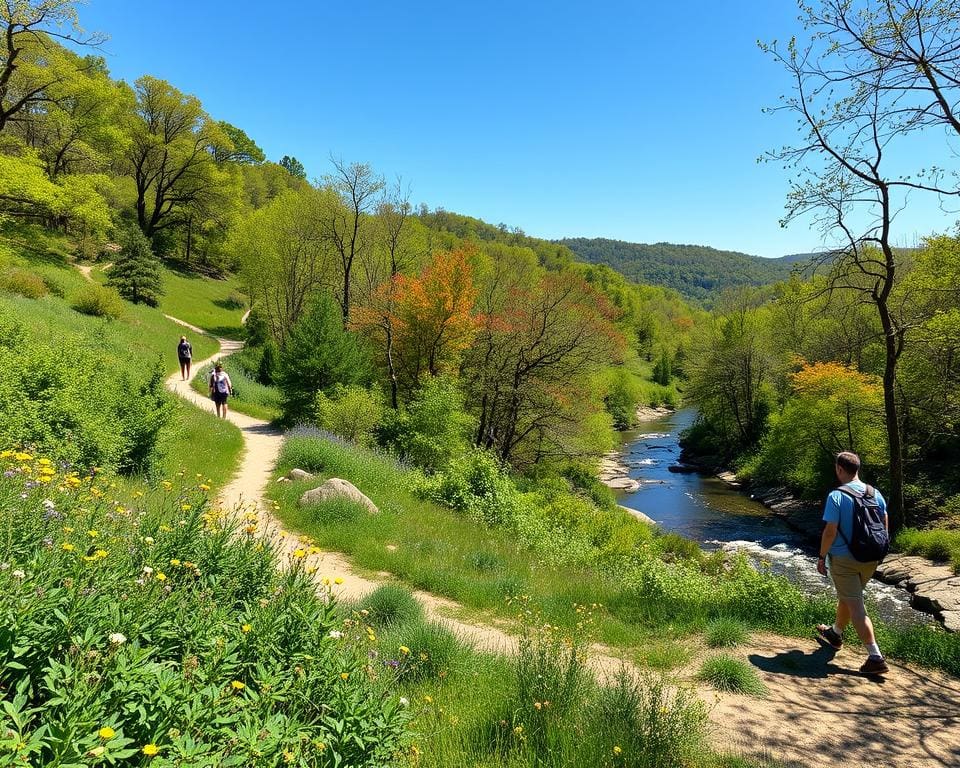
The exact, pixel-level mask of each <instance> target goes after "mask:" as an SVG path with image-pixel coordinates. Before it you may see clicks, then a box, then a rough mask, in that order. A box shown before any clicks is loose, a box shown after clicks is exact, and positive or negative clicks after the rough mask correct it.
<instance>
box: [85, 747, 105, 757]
mask: <svg viewBox="0 0 960 768" xmlns="http://www.w3.org/2000/svg"><path fill="white" fill-rule="evenodd" d="M106 751H107V748H106V747H104V746H102V745H101V746H99V747H94V748H93V749H91V750H90V751H89V752H87V757H103V753H104V752H106Z"/></svg>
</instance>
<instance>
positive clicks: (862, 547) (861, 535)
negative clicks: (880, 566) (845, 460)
mask: <svg viewBox="0 0 960 768" xmlns="http://www.w3.org/2000/svg"><path fill="white" fill-rule="evenodd" d="M837 490H838V491H840V493H843V494H845V495H846V496H849V497H850V499H851V501H853V531H852V535H851V536H850V538H849V539H848V538H847V537H846V535H845V534H844V532H843V529H842V528H841V527H840V525H839V524H838V525H837V531H838V533H839V534H840V537H841V538H842V539H843V540H844V542H845V543H846V545H847V548H848V549H849V550H850V554H851V556H852V557H853V559H854V560H857V561H859V562H861V563H872V562H874V561H876V562H880V561H881V560H883V558H885V557H886V556H887V552H888V551H889V550H890V534H889V533H887V528H886V526H885V525H884V524H883V519H884V514H883V509H882V507H881V506H880V502H879V501H877V493H876V491H875V490H874V489H873V488H872V487H871V486H869V485H868V486H867V488H866V490H865V491H864V492H863V493H860V492H859V491H855V490H853V489H852V488H849V487H847V486H840V487H839V488H838V489H837Z"/></svg>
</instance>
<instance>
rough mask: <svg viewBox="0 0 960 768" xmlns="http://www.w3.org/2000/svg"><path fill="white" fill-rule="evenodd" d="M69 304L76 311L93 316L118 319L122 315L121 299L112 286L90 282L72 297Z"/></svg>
mask: <svg viewBox="0 0 960 768" xmlns="http://www.w3.org/2000/svg"><path fill="white" fill-rule="evenodd" d="M71 306H73V308H74V309H75V310H77V312H81V313H82V314H84V315H92V316H93V317H105V318H107V319H110V320H119V319H120V318H121V317H122V316H123V299H121V298H120V294H118V293H117V292H116V291H115V290H114V289H113V288H108V287H107V286H104V285H98V284H96V283H90V284H89V285H86V286H84V287H83V288H81V289H80V292H79V293H78V294H76V295H75V296H74V297H73V301H72V302H71Z"/></svg>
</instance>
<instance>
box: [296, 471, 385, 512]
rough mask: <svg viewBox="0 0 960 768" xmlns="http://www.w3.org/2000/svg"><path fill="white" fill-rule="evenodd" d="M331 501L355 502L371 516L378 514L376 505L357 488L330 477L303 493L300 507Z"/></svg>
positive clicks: (337, 478) (344, 481)
mask: <svg viewBox="0 0 960 768" xmlns="http://www.w3.org/2000/svg"><path fill="white" fill-rule="evenodd" d="M333 499H347V500H349V501H353V502H356V503H357V504H360V505H361V506H363V507H364V508H366V510H367V512H369V513H370V514H371V515H376V514H378V513H379V512H380V510H379V509H377V505H376V504H374V503H373V502H372V501H370V499H368V498H367V497H366V496H364V495H363V493H361V492H360V489H359V488H357V487H356V486H355V485H354V484H353V483H350V482H348V481H346V480H341V479H340V478H339V477H331V478H330V479H329V480H327V482H325V483H324V484H323V485H321V486H319V487H317V488H313V489H312V490H309V491H307V492H306V493H304V494H303V496H301V497H300V505H301V506H307V505H310V504H319V503H321V502H324V501H331V500H333Z"/></svg>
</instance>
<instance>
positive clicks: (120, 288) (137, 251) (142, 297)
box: [107, 227, 163, 307]
mask: <svg viewBox="0 0 960 768" xmlns="http://www.w3.org/2000/svg"><path fill="white" fill-rule="evenodd" d="M120 244H121V247H120V253H118V254H117V258H116V259H115V260H114V262H113V266H112V267H110V275H109V278H108V280H107V284H108V285H110V286H112V287H113V288H116V289H117V293H119V294H120V295H121V296H123V298H125V299H126V300H127V301H132V302H133V303H134V304H148V305H150V306H151V307H155V306H157V304H158V303H159V300H160V296H161V295H162V294H163V282H162V280H161V277H160V264H159V263H158V262H157V259H156V257H155V256H154V255H153V252H152V251H151V250H150V241H149V240H147V238H146V237H145V236H144V234H143V232H141V231H140V229H139V227H128V228H127V229H126V230H124V232H123V234H122V236H121V238H120Z"/></svg>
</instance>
